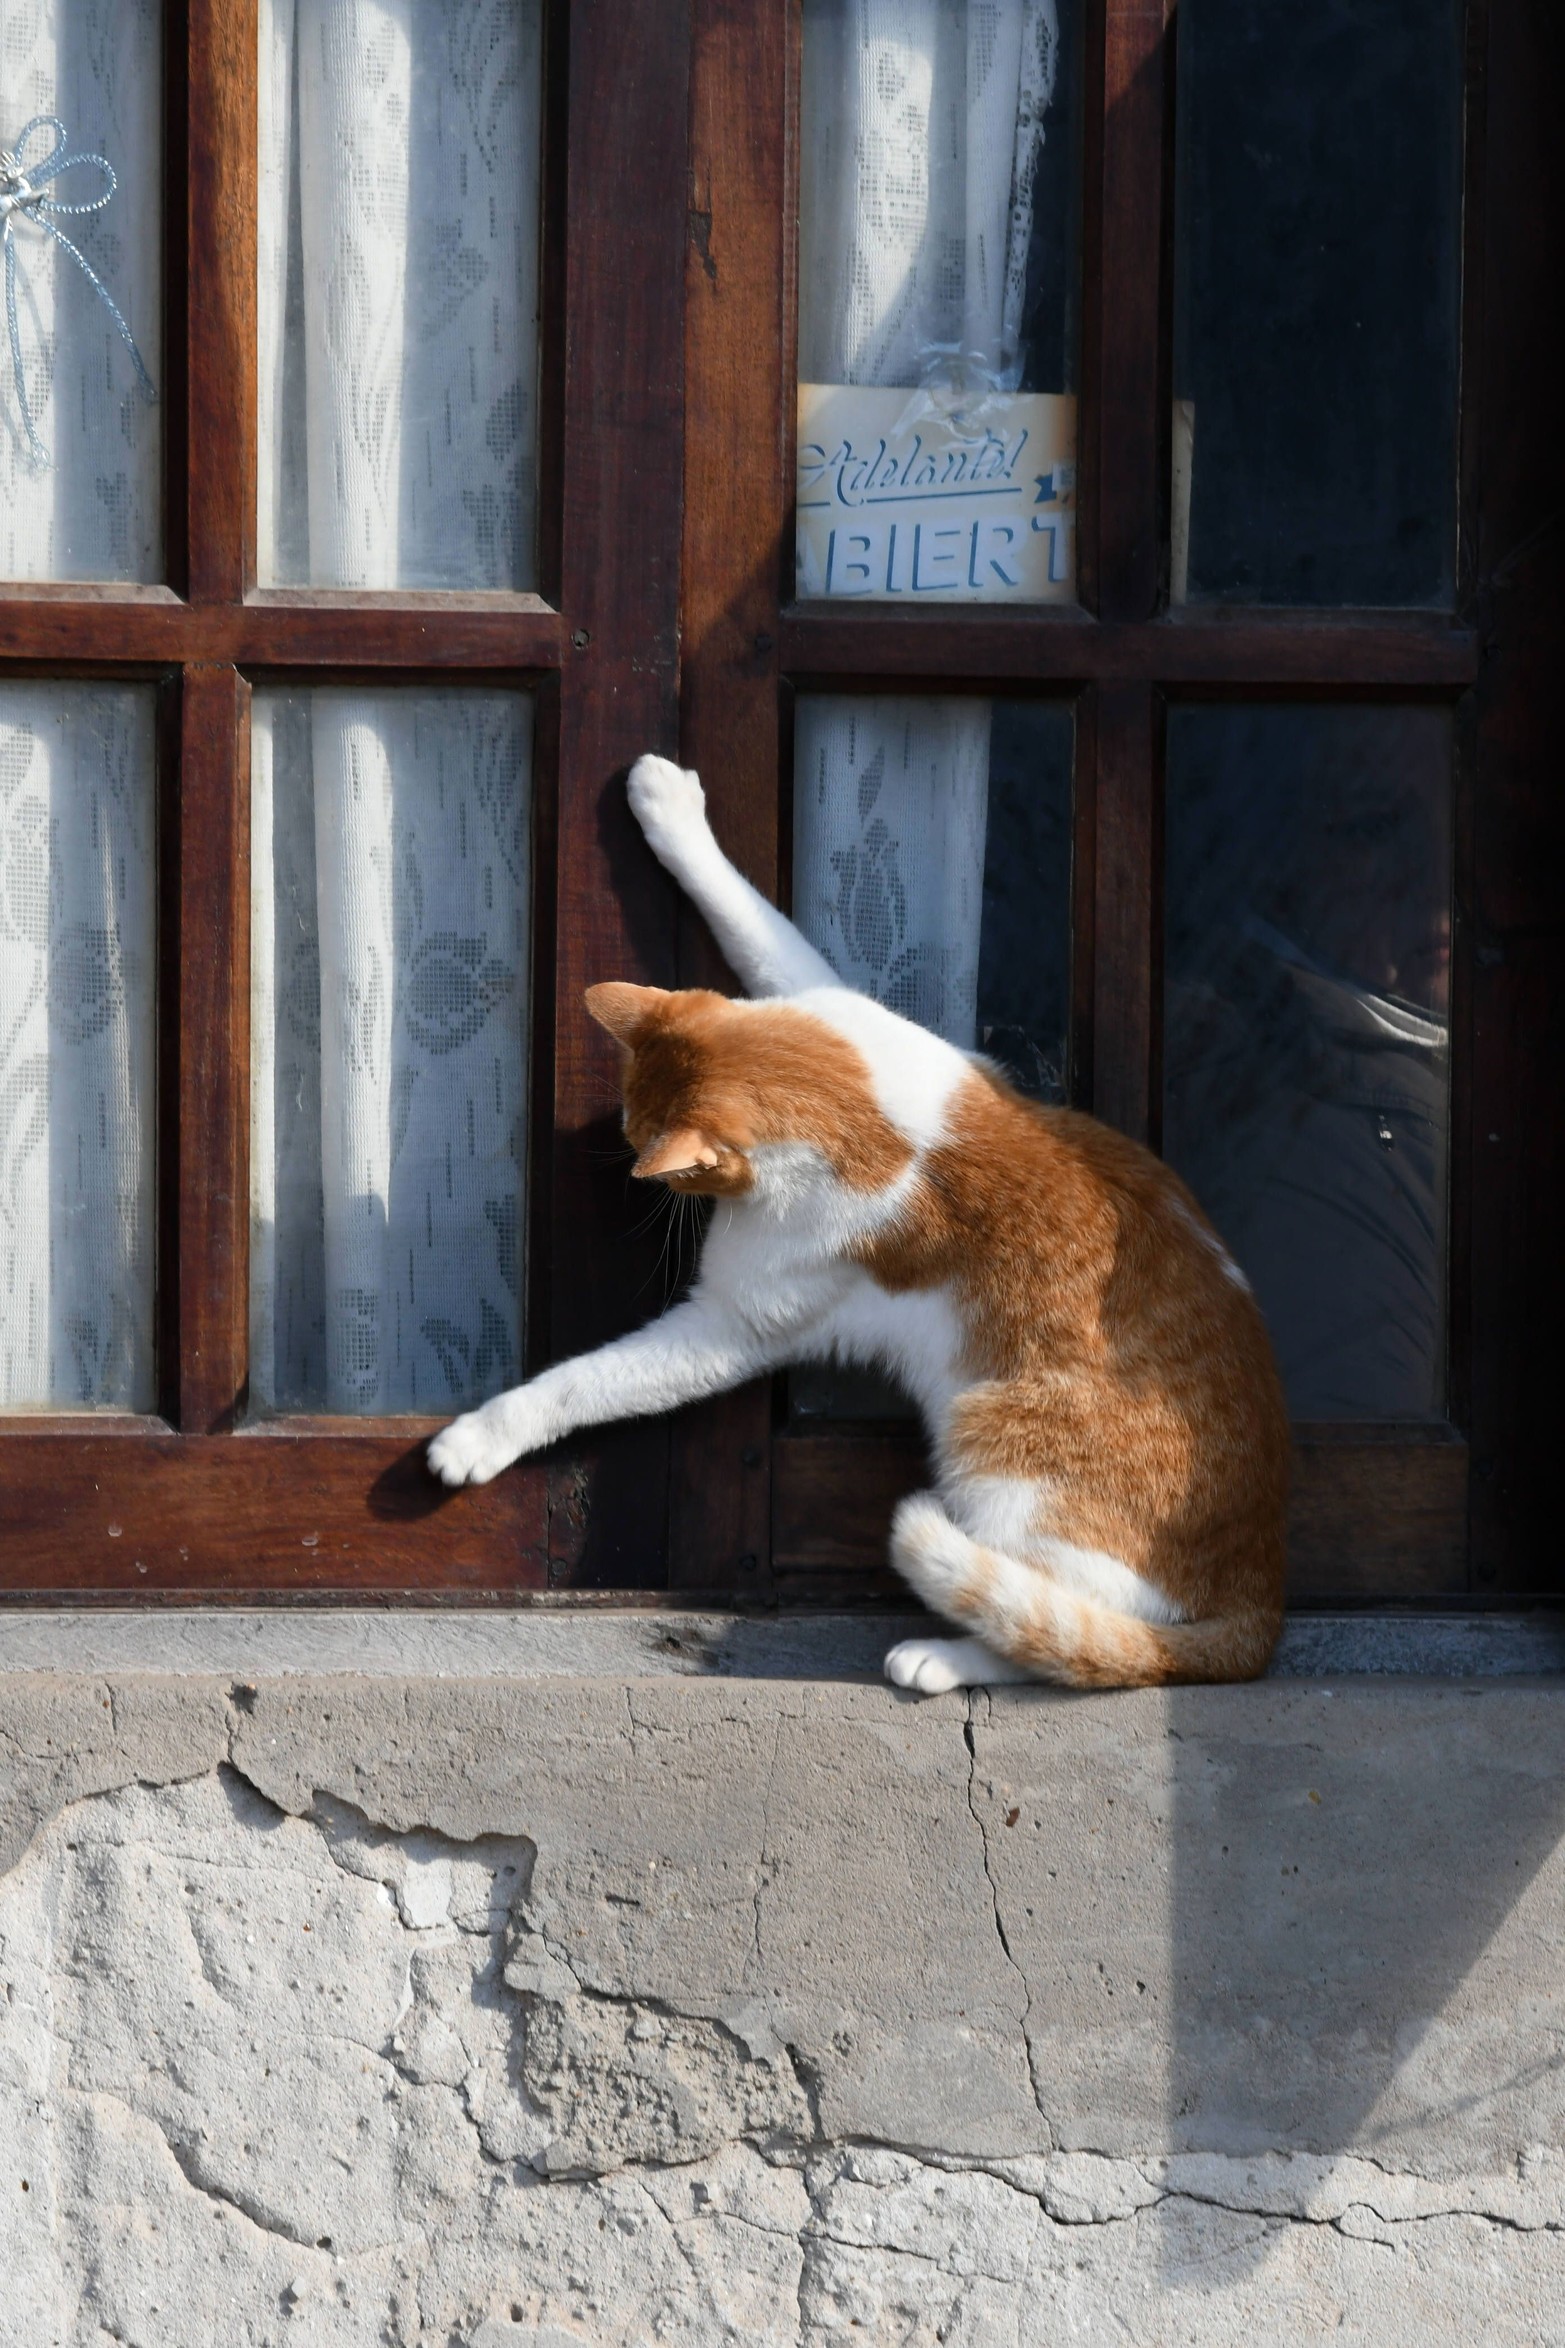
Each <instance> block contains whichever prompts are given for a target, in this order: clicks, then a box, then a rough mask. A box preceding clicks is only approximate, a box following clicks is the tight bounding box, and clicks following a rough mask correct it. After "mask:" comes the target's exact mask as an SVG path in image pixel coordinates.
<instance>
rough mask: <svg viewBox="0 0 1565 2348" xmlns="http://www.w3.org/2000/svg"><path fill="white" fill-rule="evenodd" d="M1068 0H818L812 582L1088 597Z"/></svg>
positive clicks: (806, 180)
mask: <svg viewBox="0 0 1565 2348" xmlns="http://www.w3.org/2000/svg"><path fill="white" fill-rule="evenodd" d="M1078 35H1079V11H1078V9H1077V7H1076V6H1075V5H1074V0H1066V5H1065V6H1063V7H1060V6H1057V4H1056V0H805V9H804V77H803V99H802V110H801V124H802V136H803V141H804V157H805V160H804V170H803V174H802V182H801V191H800V221H799V255H800V259H799V280H800V291H799V374H800V397H799V444H800V445H799V496H798V514H799V538H798V571H799V592H800V594H801V595H823V594H824V595H874V596H888V595H889V596H904V595H905V596H909V597H911V598H913V599H914V600H915V601H916V600H918V599H919V598H920V597H928V596H935V597H939V596H942V595H944V596H946V597H948V598H949V599H950V600H953V601H973V600H978V599H988V598H995V597H998V598H1001V599H1007V598H1008V599H1011V600H1027V601H1030V600H1056V601H1059V600H1067V599H1068V598H1069V597H1070V595H1071V594H1072V593H1073V592H1074V567H1075V565H1074V519H1075V517H1074V501H1075V428H1076V416H1075V401H1074V397H1073V396H1071V395H1072V394H1073V392H1074V387H1075V360H1076V323H1077V322H1076V314H1075V309H1076V287H1077V266H1076V254H1077V246H1078V235H1077V185H1078V180H1079V167H1078V156H1077V140H1076V126H1077V121H1078V99H1079V85H1080V73H1079V69H1078V61H1077V43H1078Z"/></svg>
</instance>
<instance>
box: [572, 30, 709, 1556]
mask: <svg viewBox="0 0 1565 2348" xmlns="http://www.w3.org/2000/svg"><path fill="white" fill-rule="evenodd" d="M689 38H690V25H689V17H688V11H687V9H686V8H685V7H683V6H680V5H665V6H659V7H656V8H646V9H638V10H629V11H627V10H626V9H624V8H623V7H621V6H614V5H611V4H610V0H575V4H574V5H573V6H572V8H571V12H570V62H569V94H568V103H567V109H566V131H565V135H566V149H567V163H566V178H567V194H566V210H567V220H566V231H565V279H564V298H565V306H566V311H567V315H568V321H569V325H568V334H567V338H566V368H565V383H564V400H563V418H564V428H563V438H562V468H563V515H564V521H563V538H562V546H561V556H560V581H561V602H562V606H563V609H564V612H565V616H566V621H567V624H568V626H569V629H570V631H571V643H570V648H569V650H568V651H567V653H566V657H565V665H564V668H563V670H562V672H561V678H560V789H559V833H558V843H559V844H558V867H557V870H558V925H559V928H558V934H559V953H558V961H557V965H556V968H557V982H558V991H557V997H556V1003H555V1020H554V1039H553V1041H554V1137H553V1138H554V1163H553V1168H552V1200H553V1207H552V1224H551V1232H550V1263H549V1271H550V1288H549V1329H548V1337H547V1342H548V1347H549V1351H550V1354H551V1356H552V1357H553V1358H554V1359H559V1358H561V1357H562V1356H564V1355H566V1354H570V1353H575V1352H578V1351H580V1350H581V1349H582V1348H583V1347H586V1346H591V1345H596V1344H600V1343H601V1342H602V1341H603V1340H604V1339H605V1338H607V1337H610V1336H612V1335H613V1334H615V1333H616V1332H617V1331H619V1330H622V1329H624V1328H626V1327H628V1326H630V1325H632V1324H634V1323H635V1322H637V1321H639V1320H641V1319H643V1318H644V1317H645V1315H646V1312H647V1310H648V1308H649V1305H650V1304H651V1303H652V1302H655V1301H656V1299H655V1297H654V1286H655V1281H656V1267H657V1247H658V1243H657V1240H656V1239H655V1237H653V1235H652V1234H650V1233H648V1234H645V1235H643V1236H637V1235H636V1233H635V1229H634V1227H635V1225H636V1223H638V1222H639V1221H641V1220H642V1219H643V1218H644V1217H645V1215H646V1212H647V1206H646V1203H645V1202H644V1201H643V1200H638V1199H637V1198H635V1197H634V1196H633V1195H632V1185H631V1183H630V1181H629V1157H628V1153H627V1152H626V1150H625V1148H624V1144H623V1137H622V1135H621V1133H620V1128H619V1116H618V1096H619V1066H618V1056H617V1053H616V1051H615V1049H614V1046H613V1045H612V1044H611V1042H610V1041H609V1038H608V1037H607V1036H605V1035H603V1034H602V1033H601V1032H600V1031H599V1030H598V1029H597V1028H596V1027H594V1026H593V1024H592V1022H591V1020H590V1019H589V1018H588V1016H587V1013H586V1011H585V1009H584V1008H583V1004H582V994H583V990H584V989H585V988H586V987H587V986H589V985H590V984H592V982H593V981H594V980H597V979H606V978H637V977H639V978H643V979H650V980H661V981H662V982H664V983H665V984H666V983H669V982H670V981H671V980H672V979H673V977H674V974H675V923H674V913H673V904H672V899H671V897H670V894H669V891H668V888H667V885H666V882H665V881H664V878H663V875H662V873H661V872H660V870H659V869H658V867H657V865H656V864H655V863H654V861H653V859H652V857H651V855H650V854H649V852H648V850H647V847H646V844H645V842H644V841H643V840H642V838H641V836H640V833H639V832H638V830H637V828H636V825H635V822H634V820H633V818H632V817H631V814H630V810H629V808H628V807H627V805H626V803H625V791H624V779H625V774H626V771H627V769H628V768H629V766H630V764H631V762H632V760H633V759H634V758H635V757H636V756H637V755H638V753H639V752H641V751H643V750H653V749H655V750H662V751H665V752H667V753H669V754H671V755H672V754H674V753H676V752H677V749H678V743H679V574H680V548H681V532H682V492H683V470H682V449H683V397H684V275H685V245H686V238H687V235H688V218H687V201H686V191H687V187H688V168H689V135H688V132H689ZM669 1444H670V1435H669V1428H668V1424H667V1422H666V1421H657V1420H654V1421H644V1422H641V1423H637V1424H631V1425H628V1426H622V1427H616V1428H613V1429H609V1430H606V1431H605V1432H604V1433H603V1434H601V1435H599V1436H594V1437H587V1438H583V1439H582V1440H581V1441H580V1442H575V1443H572V1444H571V1445H569V1446H568V1448H567V1449H566V1451H565V1452H563V1453H562V1455H561V1457H560V1458H559V1460H558V1461H557V1462H555V1463H553V1465H552V1472H551V1494H552V1497H551V1514H550V1535H549V1538H550V1573H551V1577H552V1578H553V1579H554V1580H555V1581H557V1582H559V1583H562V1584H571V1585H575V1586H593V1585H597V1586H605V1585H612V1584H619V1585H625V1584H637V1583H640V1584H647V1585H652V1584H657V1583H661V1582H662V1581H663V1580H664V1578H665V1575H666V1545H667V1529H668V1492H669Z"/></svg>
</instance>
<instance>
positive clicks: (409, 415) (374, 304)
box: [258, 0, 541, 588]
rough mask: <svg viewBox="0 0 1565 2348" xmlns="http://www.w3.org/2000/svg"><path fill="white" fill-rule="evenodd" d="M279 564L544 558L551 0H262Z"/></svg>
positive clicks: (520, 569) (409, 578)
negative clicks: (545, 182)
mask: <svg viewBox="0 0 1565 2348" xmlns="http://www.w3.org/2000/svg"><path fill="white" fill-rule="evenodd" d="M260 95H261V109H260V158H261V197H260V286H259V318H258V333H259V344H260V481H259V488H260V546H259V565H260V576H261V580H262V583H263V585H282V584H289V583H300V584H309V585H316V586H339V587H387V588H390V587H434V588H462V587H465V588H526V587H531V586H532V585H533V584H534V580H535V569H534V506H535V470H536V458H537V405H538V403H537V373H538V319H537V307H538V204H539V152H540V105H541V69H540V6H539V0H503V4H500V5H496V0H377V5H376V6H375V7H373V8H366V7H363V6H361V5H357V4H356V0H262V7H261V92H260Z"/></svg>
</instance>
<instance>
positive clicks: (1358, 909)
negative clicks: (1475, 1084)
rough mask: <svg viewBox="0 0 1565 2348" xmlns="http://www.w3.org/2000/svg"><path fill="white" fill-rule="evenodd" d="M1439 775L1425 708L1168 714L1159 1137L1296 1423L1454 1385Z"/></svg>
mask: <svg viewBox="0 0 1565 2348" xmlns="http://www.w3.org/2000/svg"><path fill="white" fill-rule="evenodd" d="M1450 772H1451V727H1450V720H1449V717H1448V716H1447V715H1446V713H1445V712H1443V711H1439V710H1429V709H1375V710H1369V709H1344V708H1336V709H1314V708H1311V709H1303V708H1292V709H1289V708H1275V709H1273V708H1268V709H1257V708H1223V709H1215V708H1206V709H1196V708H1184V709H1176V710H1174V711H1172V712H1171V714H1170V718H1169V731H1168V780H1167V859H1168V862H1167V903H1166V913H1165V924H1166V939H1167V951H1166V983H1165V1005H1164V1014H1165V1016H1164V1090H1163V1144H1164V1151H1165V1154H1166V1156H1167V1157H1168V1159H1169V1162H1170V1163H1171V1164H1172V1165H1173V1166H1174V1167H1175V1168H1176V1169H1177V1170H1178V1172H1179V1173H1180V1174H1182V1175H1183V1176H1184V1178H1185V1180H1186V1181H1187V1182H1188V1183H1189V1184H1190V1187H1191V1188H1192V1190H1193V1191H1194V1192H1195V1194H1196V1196H1197V1198H1199V1200H1200V1201H1201V1204H1202V1206H1203V1207H1204V1208H1205V1209H1206V1211H1207V1213H1208V1214H1209V1215H1210V1216H1211V1217H1212V1220H1213V1222H1214V1223H1215V1224H1216V1225H1217V1228H1218V1230H1219V1231H1220V1232H1221V1233H1222V1235H1223V1237H1224V1239H1225V1240H1226V1241H1227V1243H1228V1245H1229V1247H1230V1248H1231V1249H1232V1250H1233V1253H1234V1255H1235V1257H1236V1258H1237V1260H1238V1262H1239V1263H1240V1265H1241V1266H1242V1267H1243V1269H1244V1271H1245V1272H1246V1273H1247V1274H1248V1275H1249V1277H1250V1279H1251V1280H1252V1281H1253V1282H1254V1284H1255V1289H1256V1293H1257V1295H1258V1296H1259V1298H1260V1301H1261V1305H1262V1307H1263V1309H1264V1311H1265V1313H1266V1317H1267V1320H1268V1322H1269V1324H1270V1327H1271V1331H1272V1336H1273V1339H1274V1341H1275V1343H1276V1346H1277V1352H1278V1358H1279V1360H1280V1362H1281V1365H1282V1371H1283V1377H1284V1380H1285V1382H1286V1384H1287V1388H1288V1395H1289V1400H1290V1402H1291V1404H1292V1407H1293V1411H1294V1414H1295V1416H1296V1417H1299V1418H1307V1419H1357V1418H1363V1419H1404V1418H1426V1417H1433V1416H1436V1415H1438V1414H1439V1412H1440V1409H1441V1405H1442V1402H1443V1398H1444V1390H1445V1254H1446V1156H1447V1136H1448V1127H1449V1068H1450V1056H1449V1014H1448V1000H1449V964H1450V936H1451V928H1450V898H1451V864H1450Z"/></svg>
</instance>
